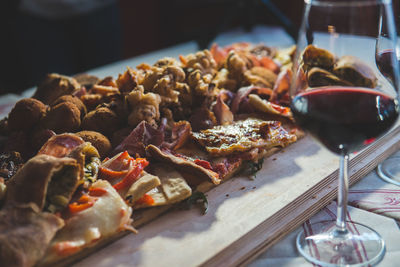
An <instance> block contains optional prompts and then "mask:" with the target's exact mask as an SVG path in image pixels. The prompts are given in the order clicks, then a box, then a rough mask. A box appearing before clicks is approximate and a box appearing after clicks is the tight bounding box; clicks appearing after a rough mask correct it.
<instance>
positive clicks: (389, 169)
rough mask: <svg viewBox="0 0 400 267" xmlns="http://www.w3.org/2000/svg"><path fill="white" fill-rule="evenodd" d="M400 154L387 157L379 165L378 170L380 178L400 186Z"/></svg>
mask: <svg viewBox="0 0 400 267" xmlns="http://www.w3.org/2000/svg"><path fill="white" fill-rule="evenodd" d="M399 162H400V156H399V155H396V156H392V157H389V158H387V159H386V160H385V161H383V162H382V163H381V164H379V165H378V167H377V169H376V172H377V174H378V176H379V177H380V178H382V179H383V180H385V181H386V182H388V183H392V184H395V185H398V186H400V164H399Z"/></svg>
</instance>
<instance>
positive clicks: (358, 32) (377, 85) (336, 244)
mask: <svg viewBox="0 0 400 267" xmlns="http://www.w3.org/2000/svg"><path fill="white" fill-rule="evenodd" d="M305 4H306V5H305V11H304V16H303V22H302V26H301V29H300V32H299V35H298V36H299V39H298V41H297V48H296V55H295V57H294V60H293V69H292V71H293V80H292V86H291V88H290V96H291V109H292V112H293V116H294V119H295V121H296V123H297V124H298V125H299V126H300V127H301V128H302V129H303V130H305V131H307V132H308V133H309V134H310V135H311V136H313V137H314V138H315V139H316V140H317V141H319V142H320V143H321V144H322V145H323V146H324V147H326V148H327V149H329V150H330V151H331V152H333V153H335V154H337V155H338V156H339V157H340V166H339V182H338V184H339V188H338V198H337V202H338V211H337V219H336V221H333V222H332V221H330V222H320V223H317V224H315V225H314V226H312V227H313V230H314V231H313V232H312V233H306V232H304V231H303V232H301V233H300V234H299V235H298V237H297V242H296V245H297V248H298V250H299V252H300V253H301V254H302V255H303V256H304V257H305V258H306V259H307V260H309V261H311V262H313V263H315V264H318V265H322V266H342V265H345V266H363V265H368V264H375V263H377V262H379V261H380V260H381V259H382V257H383V255H384V252H385V245H384V241H383V240H382V238H381V237H380V235H379V234H378V233H376V232H375V231H374V230H373V229H371V228H370V227H368V226H365V225H362V224H359V223H354V222H351V224H352V225H353V227H352V229H354V228H356V229H357V231H350V230H349V228H348V227H347V225H348V223H349V222H348V221H346V214H347V193H348V160H349V154H350V153H353V152H355V151H359V150H361V149H363V148H365V147H366V146H368V145H369V144H370V143H372V142H374V141H375V140H376V139H377V138H379V137H380V136H382V135H383V134H385V133H386V132H388V131H389V130H390V129H391V128H392V127H393V126H394V125H395V123H396V121H397V119H398V116H399V104H398V80H399V79H398V75H399V73H398V62H397V60H395V55H394V54H390V55H387V56H386V57H387V59H386V60H387V61H389V64H388V65H387V66H385V71H386V72H387V73H389V74H390V75H391V79H392V82H389V81H388V80H387V79H386V78H385V77H384V76H383V75H382V74H381V73H380V71H379V69H378V68H377V65H376V64H375V61H376V56H375V55H376V42H377V37H378V36H379V35H380V34H381V32H382V29H385V42H384V43H385V48H386V49H393V50H392V51H395V50H394V48H395V40H396V33H395V27H394V18H393V11H392V6H391V1H390V0H364V1H361V0H358V1H357V0H349V1H332V0H317V1H313V0H305ZM361 249H362V251H361ZM360 253H361V254H362V253H364V254H363V255H364V256H363V257H359V255H361V254H360Z"/></svg>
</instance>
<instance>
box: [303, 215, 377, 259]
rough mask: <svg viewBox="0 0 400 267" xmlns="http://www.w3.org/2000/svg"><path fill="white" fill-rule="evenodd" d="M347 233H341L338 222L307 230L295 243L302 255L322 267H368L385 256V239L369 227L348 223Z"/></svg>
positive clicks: (315, 225)
mask: <svg viewBox="0 0 400 267" xmlns="http://www.w3.org/2000/svg"><path fill="white" fill-rule="evenodd" d="M346 225H347V229H349V230H348V231H345V232H343V231H338V230H337V229H336V222H335V221H322V222H318V223H314V224H311V225H309V226H307V227H306V228H305V229H304V230H303V231H302V232H300V233H299V234H298V236H297V239H296V246H297V249H298V251H299V252H300V254H302V255H303V257H305V258H306V259H307V260H308V261H310V262H312V263H314V264H317V265H321V266H367V265H373V264H377V263H378V262H379V261H381V260H382V258H383V256H384V254H385V242H384V241H383V239H382V237H381V236H380V235H379V234H378V233H377V232H375V231H374V230H373V229H371V228H369V227H368V226H365V225H362V224H359V223H354V222H346Z"/></svg>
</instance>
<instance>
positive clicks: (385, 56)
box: [375, 21, 400, 186]
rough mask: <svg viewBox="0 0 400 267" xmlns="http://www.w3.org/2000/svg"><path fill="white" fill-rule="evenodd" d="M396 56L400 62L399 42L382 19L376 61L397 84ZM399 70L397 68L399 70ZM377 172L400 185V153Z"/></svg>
mask: <svg viewBox="0 0 400 267" xmlns="http://www.w3.org/2000/svg"><path fill="white" fill-rule="evenodd" d="M393 58H396V61H397V62H400V50H399V43H398V40H397V45H396V46H395V47H394V48H393V46H392V40H391V39H390V37H389V36H388V29H387V27H386V25H385V24H384V23H382V21H380V32H379V36H378V38H376V50H375V61H376V65H377V67H378V69H379V70H380V72H381V74H382V75H383V76H384V77H386V79H387V80H388V81H389V82H390V83H392V85H393V86H396V82H398V81H396V79H397V78H398V76H396V75H394V72H393V71H395V72H396V70H395V68H396V66H394V67H393V66H391V64H392V59H393ZM398 71H399V70H397V72H398ZM377 174H378V176H379V177H380V178H382V179H383V180H385V181H386V182H389V183H392V184H395V185H398V186H400V154H399V153H395V154H394V155H392V156H390V157H389V158H387V159H386V160H384V161H383V162H382V163H381V164H379V165H378V167H377Z"/></svg>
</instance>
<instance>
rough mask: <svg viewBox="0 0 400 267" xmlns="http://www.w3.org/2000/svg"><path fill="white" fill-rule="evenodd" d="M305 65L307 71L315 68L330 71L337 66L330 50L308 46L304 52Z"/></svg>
mask: <svg viewBox="0 0 400 267" xmlns="http://www.w3.org/2000/svg"><path fill="white" fill-rule="evenodd" d="M303 63H304V68H305V70H306V71H307V70H310V69H311V68H313V67H319V68H323V69H326V70H330V69H332V67H333V65H334V64H335V56H334V55H333V54H332V53H331V52H329V51H328V50H325V49H322V48H318V47H315V46H313V45H308V46H307V47H306V48H305V50H304V52H303Z"/></svg>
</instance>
